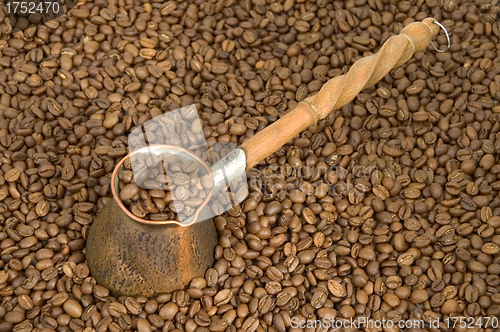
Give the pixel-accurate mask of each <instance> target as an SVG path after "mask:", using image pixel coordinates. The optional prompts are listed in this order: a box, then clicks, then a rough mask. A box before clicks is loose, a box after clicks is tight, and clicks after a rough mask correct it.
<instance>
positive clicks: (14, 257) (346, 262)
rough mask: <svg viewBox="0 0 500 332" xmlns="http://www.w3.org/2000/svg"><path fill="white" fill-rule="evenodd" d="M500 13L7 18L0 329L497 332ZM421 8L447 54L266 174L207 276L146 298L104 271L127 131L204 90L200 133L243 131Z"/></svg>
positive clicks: (88, 13) (376, 92) (206, 5)
mask: <svg viewBox="0 0 500 332" xmlns="http://www.w3.org/2000/svg"><path fill="white" fill-rule="evenodd" d="M499 8H500V7H499V3H498V0H475V1H472V0H439V1H438V0H408V1H406V0H405V1H395V0H347V1H327V0H278V1H264V0H240V1H232V0H225V1H224V0H217V1H195V0H188V1H177V0H170V1H166V2H165V1H153V2H147V1H136V0H123V1H121V0H120V1H116V0H90V1H88V2H85V3H83V4H81V5H80V6H78V7H76V8H74V9H73V10H72V11H71V12H70V13H69V14H68V15H64V16H62V17H60V18H58V19H57V20H54V21H51V22H47V23H46V24H44V25H42V26H39V27H36V28H31V29H26V30H24V31H21V32H16V33H14V34H12V33H11V32H12V30H11V27H10V25H9V22H8V19H6V17H5V14H4V11H0V18H1V19H0V34H1V38H0V331H1V332H4V331H16V332H30V331H36V332H53V331H61V332H70V331H78V332H82V331H83V332H94V331H98V332H103V331H111V332H118V331H136V330H137V331H139V332H149V331H153V330H154V331H175V332H179V331H186V332H194V331H196V332H207V331H228V332H243V331H250V332H254V331H258V332H263V331H270V332H274V331H277V332H285V331H292V332H295V331H323V330H321V329H320V327H318V328H314V327H311V325H307V322H313V323H314V322H315V321H317V320H321V319H334V320H335V321H338V322H348V321H349V320H351V319H353V320H356V319H359V318H361V317H367V318H370V319H372V320H377V321H382V320H386V321H391V322H393V323H394V325H393V327H388V325H386V328H384V329H383V330H384V331H399V330H400V329H399V327H398V326H400V325H398V324H399V322H403V324H404V326H408V328H406V329H405V331H433V332H434V331H436V332H437V331H485V332H494V331H499V328H498V317H499V316H500V276H499V275H500V254H499V251H500V197H499V192H500V165H499V162H498V160H499V157H500V105H499V104H498V101H499V100H500V23H499V17H498V13H499ZM427 17H433V18H435V19H436V20H438V21H439V22H440V23H442V24H443V26H444V27H445V28H446V29H447V30H448V32H449V33H450V40H451V45H450V47H449V49H447V39H446V37H445V35H444V34H443V33H441V34H440V35H438V36H437V37H436V38H435V39H434V44H435V45H436V46H437V47H438V48H439V49H441V50H445V49H446V51H445V52H443V53H438V52H435V51H434V50H433V49H432V48H431V47H429V48H428V49H427V50H426V51H424V52H419V53H417V54H415V55H414V56H413V58H412V59H411V60H410V61H408V62H407V63H406V64H404V65H403V66H401V67H399V68H395V69H394V70H392V71H391V72H390V73H389V74H388V75H387V76H386V77H384V79H383V80H382V81H381V82H379V83H378V84H376V85H375V86H373V87H370V88H367V89H365V90H364V91H363V92H362V93H360V94H359V95H358V96H357V98H356V99H355V100H354V101H353V102H351V103H349V104H348V105H346V106H344V107H343V108H342V109H340V110H338V111H336V112H333V113H332V114H331V115H330V116H328V117H327V118H326V119H324V120H323V121H321V122H320V123H318V124H317V125H315V126H312V127H310V128H308V129H307V130H306V131H304V132H303V133H301V134H300V135H298V136H297V137H295V138H294V139H293V140H290V141H289V142H288V143H287V144H286V145H285V146H284V147H282V148H281V149H279V150H278V151H277V152H276V153H275V154H274V155H272V156H271V157H269V158H267V159H266V160H265V161H264V162H262V163H261V164H259V165H258V166H257V167H256V168H254V169H252V170H251V171H250V172H249V175H248V177H249V191H250V195H249V196H248V198H247V199H246V200H245V201H244V202H243V203H242V204H241V205H239V206H236V207H234V208H232V209H231V210H229V211H227V212H226V213H224V214H222V215H220V216H218V217H216V218H215V219H214V222H215V225H216V227H217V230H218V234H219V244H218V246H217V247H216V250H215V259H216V262H215V263H214V266H213V267H212V268H210V269H209V270H208V271H207V272H206V274H205V275H204V276H200V277H197V278H194V279H193V280H192V281H191V282H190V284H189V287H188V288H187V289H184V290H179V291H176V292H174V293H172V294H160V295H158V296H156V297H154V298H145V297H141V296H138V297H118V298H117V297H114V296H112V295H111V294H110V292H109V290H108V289H106V288H104V287H102V286H100V285H97V284H96V282H95V280H94V279H93V278H92V276H91V275H90V273H89V268H88V266H87V264H86V263H85V249H84V248H85V243H86V239H87V236H88V233H89V228H90V226H91V225H92V222H93V220H94V218H95V216H96V214H97V213H98V211H100V210H101V209H102V208H103V207H104V206H105V205H106V204H108V203H109V202H110V200H111V199H112V198H111V188H110V183H111V174H112V172H113V170H114V168H115V166H116V165H117V163H118V162H120V160H121V159H122V158H123V157H124V156H125V155H126V154H127V151H128V146H129V141H128V135H129V134H130V133H131V132H132V131H133V130H134V129H136V128H139V127H141V126H143V125H144V124H145V123H147V121H149V120H151V119H152V118H155V117H157V116H159V115H162V114H164V113H166V112H168V111H171V110H175V109H178V108H180V107H183V106H188V105H191V104H194V105H195V106H196V109H197V111H198V115H199V117H200V119H201V120H202V122H203V123H202V124H201V123H200V124H201V126H200V127H201V128H195V131H196V130H197V131H198V133H199V134H203V136H204V138H205V139H206V141H207V142H208V144H210V145H212V144H214V143H215V144H219V143H221V144H223V143H234V144H241V143H242V142H244V141H245V140H247V139H248V138H250V137H252V136H254V135H255V133H256V132H258V131H260V130H262V129H263V128H265V127H266V126H267V125H269V124H270V123H272V122H274V121H276V120H278V119H279V118H280V117H282V116H283V115H284V114H286V113H287V112H288V111H289V110H291V109H293V108H294V107H295V106H296V105H297V103H298V102H300V101H302V100H303V99H304V98H306V97H307V96H309V95H311V94H314V93H316V92H317V91H319V89H320V88H321V86H322V85H323V84H324V83H325V82H326V81H327V80H329V79H330V78H332V77H335V76H338V75H341V74H343V73H345V72H347V70H348V69H349V67H350V66H351V65H352V64H353V63H354V62H355V61H357V60H359V59H361V58H362V57H365V56H368V55H370V54H373V53H375V52H377V50H379V49H380V47H381V45H382V44H383V43H384V42H385V41H386V40H387V39H388V38H389V37H390V36H392V35H394V34H397V33H399V32H400V31H401V30H402V28H403V27H404V26H406V25H408V24H410V23H411V22H414V21H420V20H422V19H424V18H427ZM187 116H189V115H187ZM200 129H201V131H199V130H200ZM188 139H189V137H188ZM149 190H153V189H148V190H145V192H148V191H149ZM149 195H150V194H149ZM150 196H151V197H152V195H150ZM138 197H139V196H138ZM139 198H141V197H139ZM151 201H153V202H154V200H153V199H151ZM494 318H497V320H496V321H495V320H494ZM437 319H439V322H438V325H437V326H435V325H433V324H435V322H436V321H437ZM460 319H461V321H462V322H466V323H467V324H466V325H465V326H464V323H460ZM421 321H424V322H425V327H424V328H419V327H418V325H417V324H419V322H421ZM454 322H456V323H455V324H454ZM413 323H414V324H415V325H413V327H411V326H412V325H411V324H413ZM429 323H433V324H429ZM486 324H488V325H486ZM338 330H339V331H340V330H343V331H358V330H365V329H364V328H363V327H361V328H356V327H349V328H343V329H338ZM381 330H382V328H376V327H373V328H369V329H366V331H381Z"/></svg>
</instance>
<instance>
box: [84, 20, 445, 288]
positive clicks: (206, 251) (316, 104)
mask: <svg viewBox="0 0 500 332" xmlns="http://www.w3.org/2000/svg"><path fill="white" fill-rule="evenodd" d="M440 26H441V25H440V24H439V23H438V22H437V21H436V20H434V19H432V18H427V19H425V20H423V21H422V22H415V23H411V24H409V25H408V26H406V27H405V28H404V29H403V30H402V31H401V33H400V34H399V35H397V36H393V37H391V38H389V39H388V40H387V41H386V42H385V43H384V45H383V46H382V48H381V49H380V50H379V51H378V52H377V53H376V54H374V55H370V56H367V57H365V58H362V59H360V60H358V61H356V62H355V63H354V64H353V65H352V67H351V69H350V70H349V71H348V73H347V74H345V75H342V76H339V77H335V78H333V79H331V80H330V81H328V82H327V83H326V84H325V85H324V86H323V87H322V89H321V90H320V91H319V92H318V93H317V94H315V95H313V96H310V97H308V98H306V99H305V100H304V101H302V102H300V103H299V104H298V105H297V107H296V108H295V109H294V110H292V111H291V112H289V113H288V114H286V115H285V116H284V117H282V118H281V119H280V120H279V121H276V122H274V123H273V124H271V125H270V126H268V127H267V128H265V129H264V130H262V131H260V132H259V133H257V134H256V135H255V136H253V137H252V138H250V139H248V140H247V141H245V142H244V143H243V144H242V145H241V146H240V147H239V148H237V149H235V150H233V151H232V152H231V153H229V154H228V155H227V156H226V157H224V158H223V159H221V160H220V161H219V162H218V163H217V164H215V165H214V166H212V167H211V168H209V167H208V166H207V165H206V163H204V162H203V161H201V160H199V162H201V163H202V164H203V165H204V169H205V171H206V174H210V175H211V176H212V177H213V179H214V188H215V189H217V188H220V187H221V186H224V185H225V184H227V183H230V182H231V181H233V180H234V179H236V178H237V177H239V176H241V175H242V174H244V172H245V171H246V170H248V169H250V168H252V167H254V166H255V165H257V164H258V163H259V162H261V161H262V160H264V159H265V158H266V157H268V156H269V155H271V154H272V153H273V152H274V151H276V150H277V149H279V148H280V147H281V146H283V145H284V144H286V142H288V141H289V140H290V139H292V138H293V137H295V136H296V135H298V134H299V133H300V132H302V131H304V130H306V129H307V128H308V127H309V126H312V125H315V124H316V123H317V122H318V121H319V120H321V119H323V118H325V117H326V116H327V115H328V114H329V113H330V112H331V111H333V110H335V109H339V108H340V107H342V106H343V105H345V104H347V103H348V102H350V101H351V100H353V99H354V98H355V97H356V96H357V94H358V93H359V92H360V91H361V90H362V89H364V88H367V87H370V86H372V85H373V84H375V83H377V82H378V81H379V80H381V79H382V78H383V77H384V76H385V75H387V74H388V73H389V71H391V70H392V69H393V68H395V67H398V66H400V65H402V64H403V63H405V62H407V61H408V60H409V59H410V58H411V57H412V56H413V55H414V54H415V53H416V52H420V51H423V50H425V49H426V48H427V46H428V45H429V44H430V43H431V39H432V37H433V36H435V35H437V33H438V31H439V27H440ZM441 27H442V26H441ZM448 41H449V39H448ZM438 51H439V50H438ZM145 149H146V148H145ZM172 150H175V151H178V152H182V153H184V154H186V156H190V157H194V158H197V157H196V156H194V155H193V154H191V153H190V152H188V151H187V150H184V149H181V148H177V147H174V146H167V145H164V146H155V147H149V148H147V153H160V152H161V151H172ZM158 151H160V152H158ZM136 153H146V150H144V149H142V150H137V151H134V152H133V153H132V154H129V155H127V156H126V157H125V158H124V159H123V160H122V161H121V162H120V163H119V164H118V165H117V166H116V169H115V171H114V172H113V175H112V179H111V187H112V191H113V200H112V201H111V202H110V203H109V204H108V205H107V206H106V207H105V208H104V209H103V210H102V211H101V212H100V213H99V215H98V216H97V218H96V220H95V221H94V223H93V225H92V227H91V229H90V232H89V236H88V239H87V247H86V256H87V262H88V265H89V267H90V270H91V274H92V276H93V277H94V278H95V279H96V281H97V282H98V283H99V284H101V285H103V286H106V287H107V288H109V289H110V290H111V291H112V292H114V293H115V294H116V295H130V296H134V295H145V296H152V295H154V294H157V293H166V292H172V291H174V290H178V289H182V288H183V287H185V286H187V284H188V283H189V282H190V280H191V279H192V278H194V277H196V276H203V275H204V273H205V270H206V269H207V268H208V267H210V266H211V265H212V264H213V262H214V249H215V246H216V245H217V243H218V237H217V232H216V230H215V227H214V224H213V222H212V219H210V217H211V215H210V213H205V212H206V211H208V210H207V209H208V208H209V207H207V206H206V204H207V203H208V200H209V197H210V195H207V199H206V200H205V202H204V204H203V205H202V206H200V207H199V208H198V210H197V211H196V213H195V214H193V216H192V217H191V218H190V219H189V220H186V221H183V222H179V221H175V220H165V221H150V220H144V219H140V218H137V217H135V216H134V215H133V214H131V213H130V212H129V211H128V210H127V209H126V208H125V207H124V205H123V204H122V203H121V202H120V200H119V196H118V194H119V186H118V183H119V179H118V177H117V174H118V171H119V170H120V169H121V168H122V167H123V163H124V161H125V160H127V159H128V158H131V156H133V155H134V154H136Z"/></svg>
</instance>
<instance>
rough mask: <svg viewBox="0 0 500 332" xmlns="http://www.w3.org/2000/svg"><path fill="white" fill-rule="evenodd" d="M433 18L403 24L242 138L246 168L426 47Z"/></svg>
mask: <svg viewBox="0 0 500 332" xmlns="http://www.w3.org/2000/svg"><path fill="white" fill-rule="evenodd" d="M434 22H435V20H434V19H432V18H426V19H425V20H423V21H422V22H414V23H411V24H409V25H408V26H406V27H405V28H404V29H403V30H402V31H401V33H400V34H399V35H397V36H392V37H391V38H389V39H388V40H387V41H386V42H385V43H384V45H383V46H382V48H381V49H380V50H379V51H378V52H377V53H376V54H374V55H370V56H368V57H365V58H362V59H360V60H358V61H356V62H355V63H354V64H353V65H352V66H351V69H350V70H349V71H348V72H347V74H345V75H342V76H338V77H334V78H332V79H331V80H330V81H328V82H326V84H325V85H324V86H323V87H322V88H321V90H320V91H319V92H318V93H317V94H315V95H313V96H311V97H308V98H306V99H305V100H304V101H302V102H300V103H299V104H298V105H297V107H296V108H295V109H294V110H293V111H291V112H289V113H288V114H286V115H285V116H284V117H283V118H281V119H280V120H279V121H276V122H274V123H273V124H271V125H270V126H268V127H266V128H265V129H264V130H262V131H260V132H259V133H257V134H256V135H255V136H253V137H252V138H250V139H249V140H248V141H245V142H244V143H243V144H242V145H241V148H243V150H245V152H246V156H247V162H246V163H247V169H248V168H251V167H253V166H255V165H257V164H258V163H259V162H261V161H262V160H264V159H265V158H267V157H268V156H270V155H271V154H272V153H273V152H274V151H276V150H277V149H279V148H280V147H281V146H283V145H284V144H285V143H286V142H288V141H289V140H290V139H292V138H293V137H295V136H296V135H298V134H299V133H301V132H302V131H304V130H306V129H307V128H308V127H309V126H312V125H314V124H316V123H317V122H318V121H319V120H321V119H323V118H325V117H326V116H327V115H328V114H329V113H330V112H331V111H333V110H335V109H339V108H341V107H342V106H344V105H345V104H347V103H348V102H350V101H351V100H353V99H354V98H355V97H356V96H357V95H358V93H359V92H360V91H361V90H363V89H364V88H367V87H370V86H372V85H373V84H375V83H377V82H378V81H380V80H381V79H382V78H383V77H384V76H385V75H387V73H389V72H390V71H391V70H392V69H393V68H395V67H398V66H400V65H402V64H403V63H405V62H406V61H408V60H410V58H411V57H412V56H413V54H415V53H416V52H420V51H423V50H425V49H426V48H427V46H428V45H429V43H430V42H431V39H432V37H433V36H435V35H437V33H438V31H439V26H438V25H437V24H435V23H434Z"/></svg>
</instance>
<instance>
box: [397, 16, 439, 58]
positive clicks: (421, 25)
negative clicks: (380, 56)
mask: <svg viewBox="0 0 500 332" xmlns="http://www.w3.org/2000/svg"><path fill="white" fill-rule="evenodd" d="M434 21H436V20H435V19H433V18H426V19H425V20H423V21H422V22H413V23H411V24H409V25H407V26H406V27H405V28H404V29H403V30H401V34H404V35H406V36H408V37H409V38H410V39H411V41H412V42H413V45H414V46H415V52H421V51H423V50H425V49H426V48H427V46H428V45H429V44H430V43H431V39H432V37H434V36H436V35H437V34H438V32H439V26H437V25H436V24H434Z"/></svg>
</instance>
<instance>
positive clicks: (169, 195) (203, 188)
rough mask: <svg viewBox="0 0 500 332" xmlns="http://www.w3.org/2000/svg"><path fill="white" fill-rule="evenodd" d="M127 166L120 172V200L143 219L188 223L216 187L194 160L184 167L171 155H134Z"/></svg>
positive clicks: (199, 164)
mask: <svg viewBox="0 0 500 332" xmlns="http://www.w3.org/2000/svg"><path fill="white" fill-rule="evenodd" d="M186 157H187V156H186ZM123 166H124V169H123V170H121V171H119V172H118V179H119V188H120V192H119V195H118V196H119V198H120V200H121V201H122V202H123V204H125V206H126V207H127V208H128V209H129V211H130V212H132V214H133V215H134V216H136V217H138V218H141V219H146V220H159V221H164V220H178V221H186V220H188V218H189V217H190V216H192V215H193V214H194V213H195V212H196V210H197V209H198V207H199V206H200V205H201V204H202V203H203V202H204V201H205V198H206V197H207V195H208V193H209V190H210V189H212V186H213V179H212V177H211V176H210V175H209V174H207V171H206V169H205V168H204V167H203V165H202V164H201V163H200V162H199V161H197V160H196V159H194V158H191V159H188V160H186V161H184V162H182V163H181V162H179V159H178V157H177V155H175V154H172V153H168V152H167V153H163V154H161V155H155V154H149V153H147V152H146V153H144V154H136V155H132V156H131V157H130V158H129V159H127V160H126V161H125V162H124V164H123Z"/></svg>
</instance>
